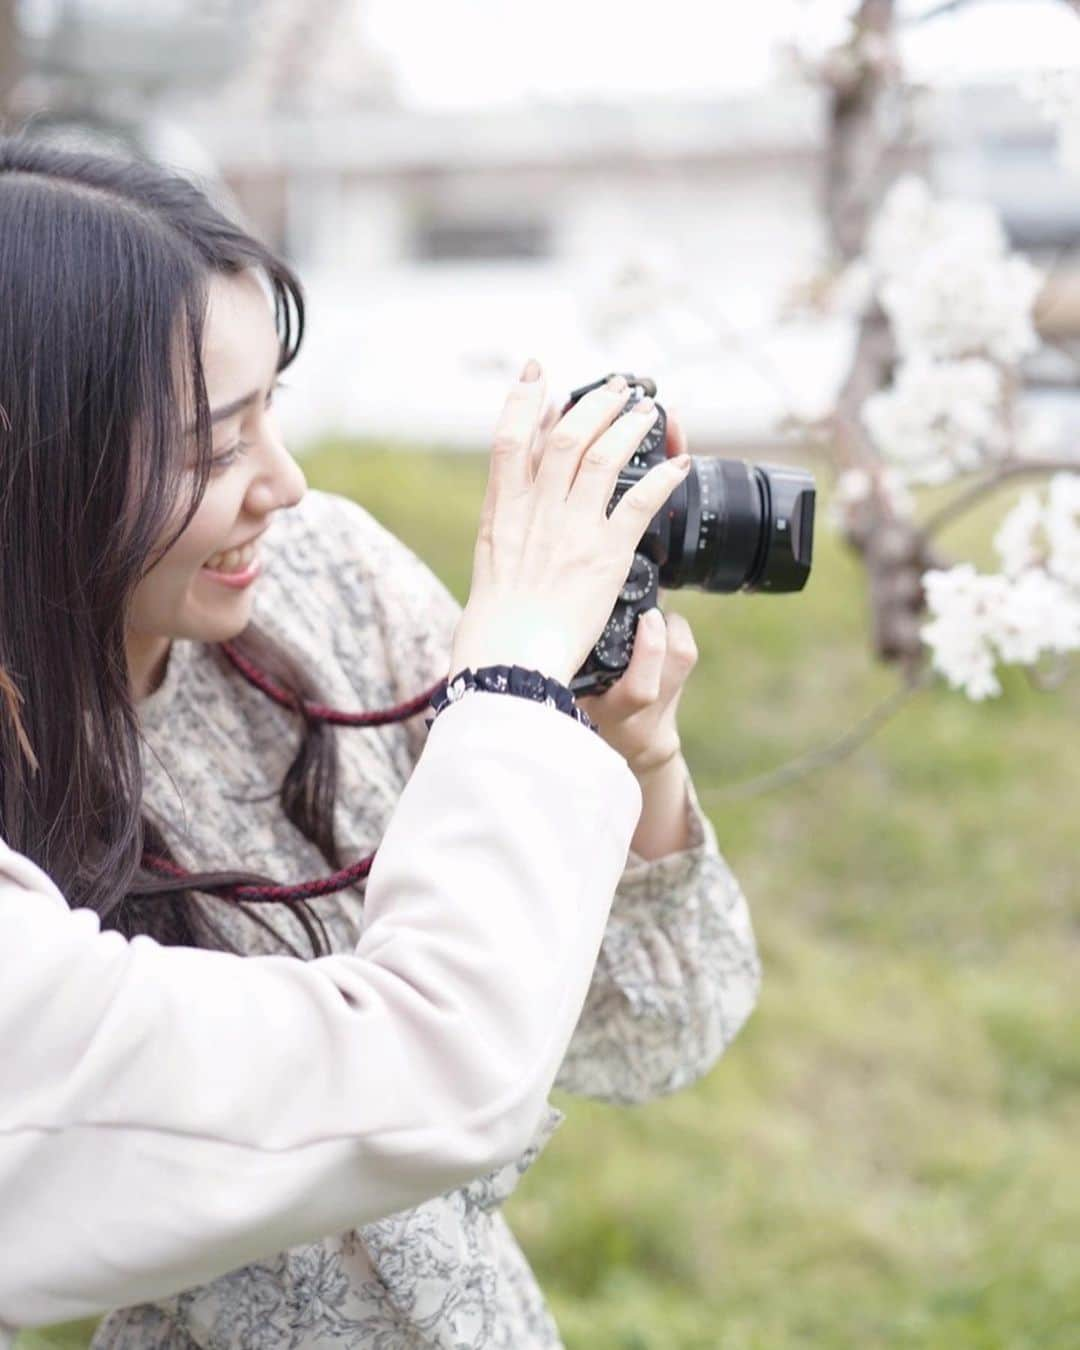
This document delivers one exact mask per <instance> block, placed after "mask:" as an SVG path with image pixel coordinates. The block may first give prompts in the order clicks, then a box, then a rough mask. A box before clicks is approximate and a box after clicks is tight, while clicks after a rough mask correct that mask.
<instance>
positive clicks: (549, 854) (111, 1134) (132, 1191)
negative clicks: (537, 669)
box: [0, 693, 641, 1326]
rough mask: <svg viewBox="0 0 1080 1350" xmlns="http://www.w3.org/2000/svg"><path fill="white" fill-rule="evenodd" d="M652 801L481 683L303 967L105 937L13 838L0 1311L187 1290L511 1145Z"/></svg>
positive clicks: (471, 1171)
mask: <svg viewBox="0 0 1080 1350" xmlns="http://www.w3.org/2000/svg"><path fill="white" fill-rule="evenodd" d="M640 809H641V793H640V789H639V787H638V785H637V783H636V781H635V780H634V778H633V775H632V774H630V772H629V770H628V769H627V767H626V765H625V763H624V761H623V760H622V759H621V757H619V756H618V755H616V754H615V753H614V752H613V751H612V750H611V749H610V748H609V747H607V746H606V745H605V744H604V743H603V742H602V741H601V739H600V738H599V737H597V736H594V735H593V734H592V733H590V732H588V731H586V730H585V729H584V728H582V727H580V726H578V725H577V724H576V723H574V722H573V721H572V720H571V719H570V718H567V717H565V716H563V715H562V714H560V713H557V712H555V711H553V710H551V709H548V708H545V707H543V706H542V705H540V704H537V703H531V702H529V701H527V700H524V699H515V698H507V697H505V696H500V695H496V694H485V693H473V694H470V695H469V696H468V697H467V698H465V699H463V700H461V702H460V703H458V704H456V705H454V706H453V707H452V708H450V709H448V710H447V711H446V712H444V713H443V714H442V715H441V716H440V717H439V718H438V719H437V720H436V722H435V724H434V726H433V727H432V730H431V732H430V734H429V736H428V738H427V743H426V745H425V748H424V751H423V754H422V755H421V757H420V760H419V762H418V764H417V765H416V768H415V771H414V772H413V774H412V776H411V777H410V779H409V780H408V782H407V784H406V786H405V789H404V791H403V793H402V795H401V797H400V800H399V802H398V804H397V807H396V809H395V811H394V813H393V816H392V818H391V820H390V824H389V827H388V829H387V830H386V833H385V836H384V838H383V840H382V843H381V846H380V848H379V851H378V854H377V857H376V860H375V863H374V864H373V867H372V870H371V873H370V875H369V877H368V884H367V893H366V924H365V928H364V932H363V935H362V937H361V940H360V942H359V944H358V946H357V947H356V949H355V952H353V953H350V954H343V955H335V956H330V957H325V958H322V959H320V960H316V961H312V962H307V963H305V962H301V961H296V960H292V959H290V958H286V957H278V956H265V957H248V958H239V957H234V956H231V955H226V954H223V953H217V952H209V951H197V950H191V949H184V948H167V947H162V946H160V945H159V944H157V943H155V942H154V941H152V940H151V939H149V938H136V939H134V940H133V941H126V940H125V939H123V938H122V937H121V936H120V935H118V934H116V933H101V932H99V930H98V927H97V921H96V917H95V916H94V915H93V914H91V913H90V912H88V911H85V910H76V911H72V910H69V909H68V907H67V905H66V903H65V902H64V900H63V897H62V896H61V895H60V893H59V891H58V890H57V889H56V887H55V886H54V885H53V883H52V882H51V881H50V880H49V878H48V877H46V876H45V874H44V873H43V872H41V871H40V869H38V868H36V867H35V866H34V864H33V863H32V862H30V861H29V860H28V859H26V858H24V857H21V856H20V855H18V854H16V853H13V852H12V851H11V850H10V849H8V848H6V847H4V846H2V845H0V951H2V953H3V958H2V960H3V968H2V972H0V976H2V978H0V1043H2V1044H3V1046H4V1054H3V1057H2V1059H0V1251H2V1252H3V1253H4V1258H3V1261H2V1262H0V1324H4V1323H6V1324H7V1325H8V1326H18V1325H36V1324H42V1323H48V1322H56V1321H62V1320H66V1319H69V1318H73V1317H78V1316H84V1315H88V1314H93V1313H97V1312H100V1311H103V1310H105V1309H107V1308H110V1307H114V1306H117V1305H120V1304H123V1303H131V1302H134V1301H137V1300H149V1299H154V1298H161V1297H164V1296H168V1295H170V1294H173V1293H176V1292H177V1291H179V1290H181V1289H184V1288H187V1287H190V1286H192V1285H195V1284H198V1283H200V1282H201V1281H205V1280H208V1279H211V1278H214V1277H216V1276H219V1275H221V1274H223V1273H224V1272H226V1271H229V1270H232V1269H235V1268H236V1267H238V1266H241V1265H243V1264H244V1263H245V1262H249V1261H252V1260H255V1259H257V1258H259V1257H261V1256H265V1255H267V1254H270V1253H274V1252H278V1251H280V1250H282V1249H283V1248H286V1247H288V1246H290V1245H291V1244H296V1243H301V1242H305V1241H311V1240H314V1239H317V1238H320V1237H322V1235H324V1234H326V1233H333V1232H338V1231H342V1230H344V1229H347V1228H351V1227H353V1226H354V1225H356V1224H357V1223H358V1222H362V1221H366V1220H371V1219H374V1218H376V1217H379V1216H382V1215H387V1214H391V1213H394V1212H397V1211H400V1210H402V1209H404V1208H406V1207H408V1206H410V1205H415V1204H418V1203H420V1202H422V1201H424V1200H425V1199H427V1198H429V1197H432V1196H434V1195H437V1194H440V1193H442V1192H443V1191H445V1190H446V1189H448V1188H450V1187H452V1186H456V1185H461V1184H463V1183H464V1182H466V1181H467V1180H468V1179H470V1178H473V1177H475V1176H476V1175H477V1174H479V1173H481V1172H483V1171H485V1170H486V1169H488V1168H491V1167H493V1166H497V1165H504V1164H507V1163H510V1162H512V1161H513V1160H515V1159H516V1158H517V1157H518V1156H519V1154H520V1153H521V1151H522V1150H523V1149H524V1148H525V1146H526V1144H527V1142H528V1141H529V1139H530V1137H531V1135H532V1133H533V1131H534V1130H535V1128H536V1125H537V1122H538V1120H539V1119H540V1118H541V1116H542V1114H543V1112H544V1110H545V1105H546V1098H547V1095H548V1092H549V1091H550V1088H551V1085H552V1082H553V1080H554V1077H555V1074H556V1072H557V1069H558V1066H559V1064H560V1063H561V1061H562V1057H563V1055H564V1053H565V1050H566V1046H567V1043H568V1042H569V1039H570V1035H571V1033H572V1031H573V1028H574V1026H575V1024H576V1022H577V1019H578V1016H579V1014H580V1011H581V1007H582V1004H583V1002H584V999H585V994H586V991H587V988H588V984H589V980H590V977H591V973H592V969H593V966H594V963H595V961H596V956H597V952H598V950H599V947H600V943H601V940H602V937H603V933H604V927H605V923H606V920H607V915H608V911H609V908H610V905H611V897H612V894H613V892H614V890H615V887H616V885H617V883H618V880H619V876H620V874H621V873H622V870H623V867H624V864H625V862H626V857H627V850H628V847H629V843H630V840H631V838H632V836H633V831H634V828H635V825H636V823H637V819H638V816H639V814H640Z"/></svg>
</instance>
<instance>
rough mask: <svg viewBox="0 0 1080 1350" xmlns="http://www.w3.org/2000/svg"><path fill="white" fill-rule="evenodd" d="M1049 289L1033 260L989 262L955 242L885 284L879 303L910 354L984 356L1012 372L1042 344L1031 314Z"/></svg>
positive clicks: (932, 251)
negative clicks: (1011, 367)
mask: <svg viewBox="0 0 1080 1350" xmlns="http://www.w3.org/2000/svg"><path fill="white" fill-rule="evenodd" d="M1042 283H1043V278H1042V274H1041V273H1040V272H1039V271H1038V270H1037V269H1036V268H1035V267H1033V266H1032V265H1031V263H1030V262H1028V260H1027V259H1026V258H1021V257H1019V256H1018V255H1013V256H1010V257H1003V258H993V257H986V256H984V255H982V254H979V253H972V252H969V251H968V250H967V249H966V248H964V246H963V245H962V244H961V243H959V242H958V241H956V240H949V241H947V242H945V243H942V244H938V245H935V246H934V247H932V248H930V249H927V250H926V252H924V253H923V254H921V255H920V257H919V259H918V261H917V262H915V263H914V264H913V265H912V267H911V270H910V271H909V272H908V273H907V274H906V275H905V276H904V277H902V278H901V277H898V278H896V279H895V280H892V281H889V282H886V283H885V285H883V286H882V288H881V291H880V299H881V306H882V308H883V309H884V310H885V312H886V313H887V314H888V316H889V318H890V319H891V320H892V325H893V332H894V334H895V337H896V345H897V347H898V349H899V350H900V352H901V353H902V354H903V355H906V356H910V355H915V354H920V355H923V354H925V355H927V356H932V357H937V358H938V359H942V360H948V359H949V358H952V357H963V356H975V355H984V356H987V357H990V358H991V359H993V360H995V361H1001V362H1003V363H1004V364H1006V365H1012V364H1015V363H1016V362H1017V361H1019V360H1020V358H1021V357H1022V356H1025V355H1026V354H1027V353H1028V352H1032V351H1034V350H1035V348H1036V347H1037V346H1038V345H1039V339H1038V335H1037V334H1036V332H1035V328H1034V326H1033V324H1032V322H1031V310H1032V306H1033V304H1034V302H1035V297H1036V296H1037V295H1038V293H1039V291H1040V289H1041V287H1042Z"/></svg>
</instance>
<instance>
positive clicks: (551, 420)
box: [529, 399, 559, 481]
mask: <svg viewBox="0 0 1080 1350" xmlns="http://www.w3.org/2000/svg"><path fill="white" fill-rule="evenodd" d="M558 420H559V405H558V404H557V403H556V402H555V400H554V399H548V404H547V407H546V408H545V409H544V411H543V413H542V414H541V416H540V421H539V422H538V423H537V427H536V433H535V435H534V436H533V443H532V445H531V446H530V448H529V477H530V480H532V481H535V479H536V471H537V469H539V467H540V457H541V455H543V453H544V442H545V440H546V439H547V437H548V434H549V433H550V431H551V429H552V427H553V426H554V425H555V423H556V422H557V421H558Z"/></svg>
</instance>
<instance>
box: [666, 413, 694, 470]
mask: <svg viewBox="0 0 1080 1350" xmlns="http://www.w3.org/2000/svg"><path fill="white" fill-rule="evenodd" d="M664 411H665V412H666V413H667V445H666V447H665V448H666V450H667V457H668V459H674V458H675V456H676V455H686V454H689V453H690V451H689V447H688V445H687V440H686V431H685V430H684V428H683V424H682V423H681V422H680V421H679V418H678V415H677V414H676V413H673V412H672V411H671V409H670V408H665V409H664Z"/></svg>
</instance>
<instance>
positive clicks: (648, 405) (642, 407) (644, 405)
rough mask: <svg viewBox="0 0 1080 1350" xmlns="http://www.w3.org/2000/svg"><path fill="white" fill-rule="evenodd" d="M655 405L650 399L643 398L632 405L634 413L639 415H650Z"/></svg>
mask: <svg viewBox="0 0 1080 1350" xmlns="http://www.w3.org/2000/svg"><path fill="white" fill-rule="evenodd" d="M655 407H656V404H655V403H654V402H653V401H652V399H651V398H643V399H642V400H641V402H640V403H635V404H634V411H635V412H639V413H651V412H652V410H653V409H654V408H655Z"/></svg>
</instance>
